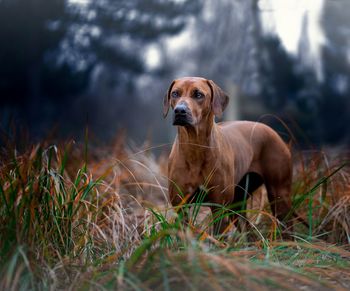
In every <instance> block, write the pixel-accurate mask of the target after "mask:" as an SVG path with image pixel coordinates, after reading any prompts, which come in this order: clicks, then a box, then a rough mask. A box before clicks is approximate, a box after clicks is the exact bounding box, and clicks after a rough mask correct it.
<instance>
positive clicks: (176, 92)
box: [171, 91, 180, 98]
mask: <svg viewBox="0 0 350 291" xmlns="http://www.w3.org/2000/svg"><path fill="white" fill-rule="evenodd" d="M171 97H173V98H178V97H180V94H179V92H178V91H173V92H171Z"/></svg>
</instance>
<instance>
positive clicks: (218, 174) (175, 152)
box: [163, 77, 292, 233]
mask: <svg viewBox="0 0 350 291" xmlns="http://www.w3.org/2000/svg"><path fill="white" fill-rule="evenodd" d="M227 104H228V96H227V95H226V94H225V93H224V92H223V91H222V90H221V89H220V88H219V87H218V86H217V85H216V84H215V83H214V82H213V81H211V80H206V79H204V78H199V77H186V78H181V79H178V80H175V81H173V82H172V84H171V86H170V87H169V89H168V92H167V94H166V96H165V98H164V103H163V105H164V108H163V114H164V117H166V116H167V114H168V111H169V108H170V107H171V108H172V109H173V110H174V119H173V125H177V126H178V134H177V137H176V139H175V142H174V144H173V147H172V150H171V153H170V156H169V168H168V177H169V196H170V201H171V203H172V204H173V205H174V206H176V205H179V204H180V203H182V202H183V198H184V196H186V197H187V198H188V197H190V199H195V198H196V197H195V196H196V194H198V193H199V192H200V190H201V189H207V196H206V200H205V201H206V202H210V203H213V204H219V205H224V206H229V205H230V204H231V205H237V203H238V202H241V201H243V200H244V197H246V194H247V192H248V193H253V191H254V190H256V189H257V188H258V187H259V186H261V185H262V184H263V183H264V184H265V186H266V189H267V193H268V199H269V202H270V205H271V210H272V212H273V214H274V215H275V216H276V217H277V218H278V219H279V220H280V221H282V220H283V219H284V218H286V216H287V215H288V214H289V211H290V209H291V199H290V194H291V180H292V164H291V154H290V151H289V149H288V147H287V146H286V145H285V143H284V142H283V141H282V139H281V138H280V137H279V135H278V134H277V133H276V132H275V131H274V130H272V129H271V128H270V127H268V126H266V125H264V124H262V123H258V122H249V121H236V122H223V123H218V124H217V123H215V121H214V116H218V117H221V115H222V112H223V111H224V109H225V108H226V106H227ZM219 208H220V207H218V206H211V210H212V213H213V214H215V212H216V211H218V210H219ZM231 209H232V208H231ZM240 209H242V205H240V206H236V208H233V210H240ZM227 224H228V221H225V222H224V221H222V222H221V223H220V224H216V225H215V227H214V228H215V230H214V231H215V233H221V232H222V231H223V230H224V229H226V227H227ZM288 226H289V227H290V224H289V225H288Z"/></svg>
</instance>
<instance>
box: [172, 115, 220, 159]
mask: <svg viewBox="0 0 350 291" xmlns="http://www.w3.org/2000/svg"><path fill="white" fill-rule="evenodd" d="M216 127H217V126H216V124H215V123H214V118H213V119H212V121H211V122H201V123H200V124H198V125H196V126H179V127H178V135H177V142H178V145H179V151H181V152H182V154H183V155H184V158H185V159H186V160H187V161H192V162H193V161H195V160H201V161H202V160H204V159H205V156H206V155H207V154H208V153H209V152H210V151H211V150H212V149H213V147H215V145H214V144H213V140H215V139H214V138H213V135H215V132H216V131H217V128H216Z"/></svg>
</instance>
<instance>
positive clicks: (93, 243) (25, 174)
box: [0, 141, 350, 290]
mask: <svg viewBox="0 0 350 291" xmlns="http://www.w3.org/2000/svg"><path fill="white" fill-rule="evenodd" d="M90 151H92V153H90V154H89V155H87V151H86V146H81V149H80V146H79V145H74V144H73V143H67V144H65V145H59V146H54V145H49V144H45V143H42V144H38V145H33V146H31V147H28V148H27V149H23V150H22V151H18V150H16V148H15V147H14V146H11V147H2V149H1V153H0V261H1V265H0V289H2V290H11V289H12V290H17V289H23V290H28V289H29V290H56V289H68V288H70V289H72V290H75V289H77V290H79V289H81V290H87V289H116V288H117V289H121V290H125V289H127V290H128V289H132V290H155V289H156V290H157V289H160V290H163V289H164V290H172V289H180V288H181V289H186V290H187V289H199V288H204V289H215V290H220V289H230V290H231V289H237V290H257V289H259V290H261V289H267V290H269V289H283V290H284V289H295V288H306V287H307V288H309V289H310V290H322V289H325V290H326V289H329V288H338V289H342V288H343V289H345V288H349V287H350V280H349V279H348V278H350V276H349V275H350V271H349V270H350V269H349V267H350V264H349V262H350V261H349V259H350V252H349V248H348V245H349V242H350V219H349V215H348V213H349V210H350V189H349V179H350V171H349V167H348V165H347V164H346V163H345V162H346V161H345V160H344V159H343V157H342V156H341V155H340V156H339V155H338V156H337V157H332V159H331V160H330V159H329V158H328V156H327V155H326V154H322V153H312V154H307V155H306V154H301V153H300V154H297V155H295V156H296V162H295V167H294V168H295V173H294V185H293V193H294V195H293V211H294V212H295V213H297V215H298V216H299V219H295V217H292V216H291V217H290V219H295V222H294V225H295V227H294V232H293V238H294V239H293V240H291V241H283V240H282V239H281V237H280V233H281V231H282V230H283V222H279V221H276V219H275V218H273V217H272V215H271V214H270V211H269V206H268V203H267V202H266V198H264V197H265V193H264V189H261V190H259V191H257V193H255V195H254V197H255V198H254V199H253V200H251V199H250V200H248V201H247V205H248V210H247V211H245V212H244V213H243V212H238V213H235V214H238V215H239V216H241V220H242V219H245V218H244V217H247V218H246V219H248V227H247V228H246V229H244V230H243V231H238V230H237V229H236V228H235V226H234V225H232V227H231V228H230V229H228V230H227V232H226V233H225V234H224V235H221V236H215V235H213V233H212V224H213V222H214V221H215V220H218V219H221V218H222V217H214V218H213V217H212V216H211V215H210V213H209V212H208V208H206V207H208V206H210V205H209V204H205V203H203V200H201V199H199V200H197V201H196V203H192V204H184V205H182V206H180V207H178V208H173V207H171V206H170V205H169V203H168V201H167V198H166V187H167V186H166V184H167V182H166V178H165V173H164V171H165V170H164V169H166V162H165V161H166V159H164V158H163V157H160V158H159V159H158V160H156V159H155V158H154V157H153V156H152V155H151V154H150V153H149V151H147V150H146V149H145V150H142V151H135V150H134V151H133V150H131V149H130V148H129V147H126V146H125V145H124V144H123V142H120V141H117V142H116V144H115V146H114V147H113V148H108V149H106V151H104V152H103V151H102V152H100V151H98V150H94V149H91V150H90ZM88 161H89V162H88ZM203 195H204V194H203ZM225 213H226V214H222V215H227V213H229V215H230V211H228V212H227V211H226V212H225ZM231 214H233V213H232V211H231ZM185 217H186V219H185ZM300 221H305V222H306V225H307V226H305V224H301V223H300Z"/></svg>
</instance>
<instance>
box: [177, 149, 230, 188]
mask: <svg viewBox="0 0 350 291" xmlns="http://www.w3.org/2000/svg"><path fill="white" fill-rule="evenodd" d="M173 166H174V167H173V169H176V170H175V171H173V175H172V177H171V179H172V180H173V181H174V182H175V183H176V184H177V186H178V187H179V188H180V189H181V191H182V192H183V193H184V194H186V195H187V194H193V193H195V192H196V191H197V190H198V189H199V188H200V187H205V188H207V189H209V188H212V187H215V188H217V187H218V185H225V184H226V183H227V181H224V180H223V179H225V176H227V174H228V171H227V169H225V167H223V165H222V164H219V165H218V164H217V163H216V162H215V159H214V158H213V157H210V156H209V155H208V156H207V157H206V158H205V159H203V160H201V161H191V162H188V161H184V160H182V161H181V162H179V163H176V164H174V165H173ZM225 170H226V173H224V172H225Z"/></svg>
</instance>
